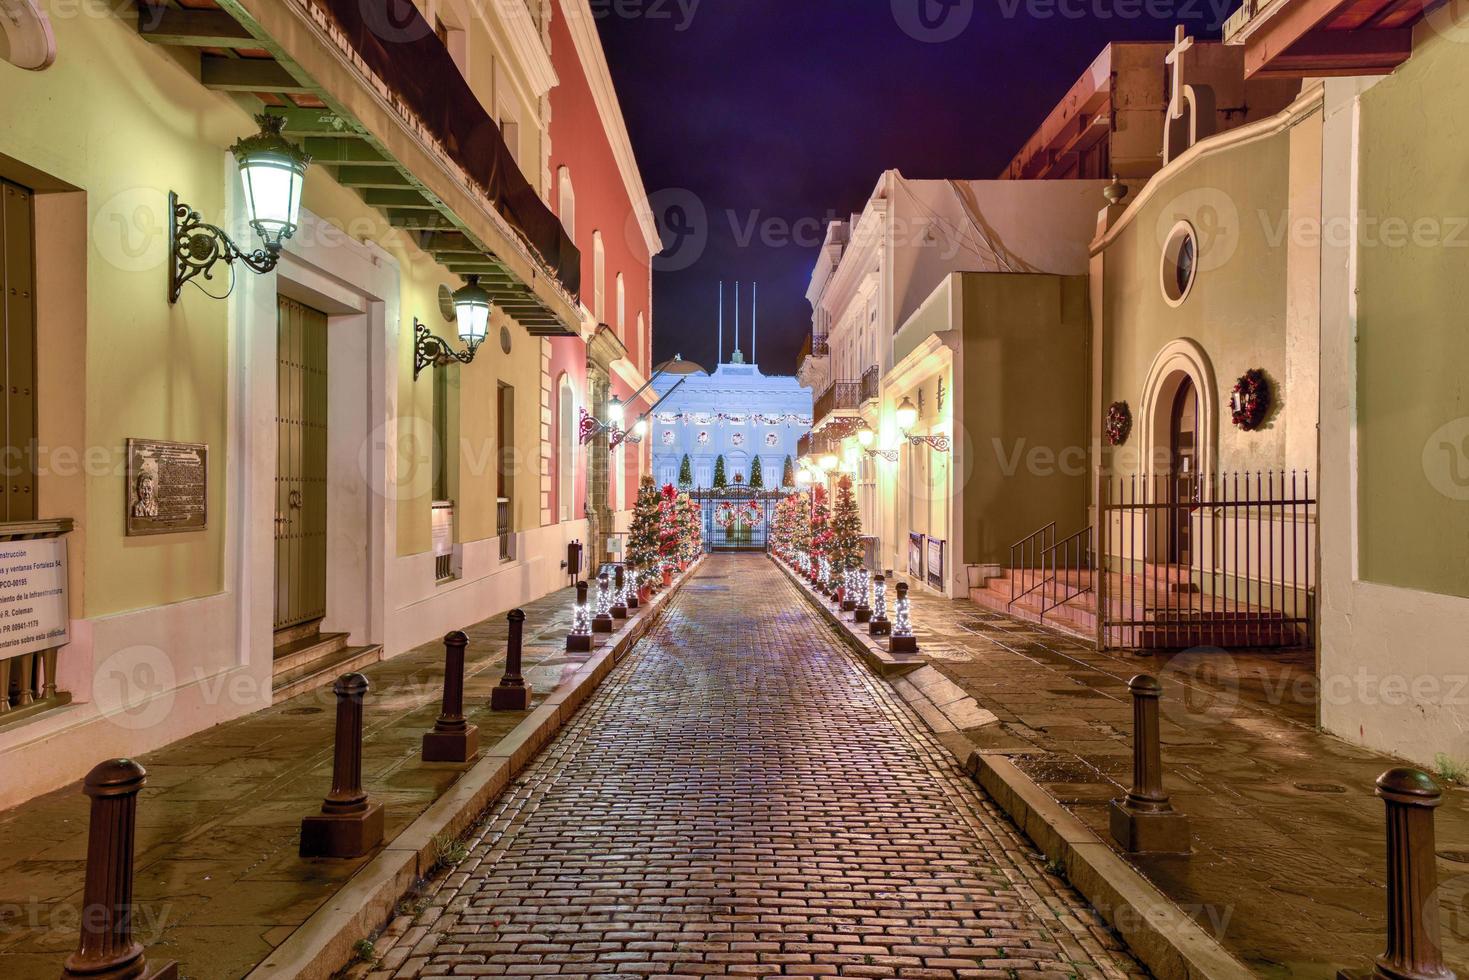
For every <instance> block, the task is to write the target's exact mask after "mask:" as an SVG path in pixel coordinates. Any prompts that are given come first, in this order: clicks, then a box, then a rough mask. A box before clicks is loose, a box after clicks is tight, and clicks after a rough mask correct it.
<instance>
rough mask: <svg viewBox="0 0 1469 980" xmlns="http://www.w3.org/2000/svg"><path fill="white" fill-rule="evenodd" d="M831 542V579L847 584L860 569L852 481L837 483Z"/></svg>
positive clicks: (858, 526) (859, 525)
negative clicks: (849, 573) (849, 578)
mask: <svg viewBox="0 0 1469 980" xmlns="http://www.w3.org/2000/svg"><path fill="white" fill-rule="evenodd" d="M830 531H831V539H830V543H829V545H828V546H827V560H828V561H829V562H830V564H831V578H832V581H833V582H836V583H838V584H839V585H844V584H845V583H846V576H847V573H848V572H852V571H855V570H857V569H859V568H861V567H862V558H863V553H862V515H861V514H859V513H857V498H856V497H855V496H854V495H853V493H852V479H851V477H848V476H843V477H842V478H841V479H840V480H838V481H837V500H836V509H835V511H834V512H833V514H832V517H831V529H830Z"/></svg>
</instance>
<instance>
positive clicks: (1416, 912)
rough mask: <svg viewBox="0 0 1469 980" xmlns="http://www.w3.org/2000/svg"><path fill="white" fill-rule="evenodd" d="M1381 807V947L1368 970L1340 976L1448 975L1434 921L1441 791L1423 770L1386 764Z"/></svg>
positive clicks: (1400, 978) (1440, 979) (1356, 979)
mask: <svg viewBox="0 0 1469 980" xmlns="http://www.w3.org/2000/svg"><path fill="white" fill-rule="evenodd" d="M1377 796H1378V798H1379V799H1381V800H1382V802H1383V803H1384V804H1385V806H1386V808H1387V949H1386V950H1384V951H1383V953H1382V955H1381V956H1379V957H1377V962H1376V965H1375V966H1374V967H1373V968H1372V969H1369V970H1360V971H1359V970H1343V971H1341V973H1339V974H1338V977H1341V978H1343V980H1453V978H1454V976H1455V974H1454V971H1452V970H1450V969H1449V968H1448V967H1447V966H1445V965H1444V960H1443V933H1442V930H1441V928H1440V924H1439V910H1438V894H1437V885H1438V867H1437V864H1436V863H1435V862H1436V861H1437V855H1436V854H1435V845H1434V829H1433V811H1434V810H1436V809H1437V808H1438V806H1439V805H1440V804H1441V803H1443V793H1442V792H1441V791H1440V790H1439V788H1438V785H1437V784H1436V783H1434V781H1433V779H1432V778H1431V777H1430V776H1429V775H1428V773H1426V772H1422V771H1420V770H1418V769H1408V768H1397V769H1389V770H1388V771H1387V772H1385V773H1383V774H1382V775H1381V776H1379V777H1377Z"/></svg>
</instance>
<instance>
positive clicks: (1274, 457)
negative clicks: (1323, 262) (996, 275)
mask: <svg viewBox="0 0 1469 980" xmlns="http://www.w3.org/2000/svg"><path fill="white" fill-rule="evenodd" d="M1154 179H1155V180H1160V179H1161V180H1164V181H1165V183H1164V184H1162V185H1161V186H1159V187H1158V188H1157V189H1156V191H1155V192H1154V193H1153V195H1152V196H1151V197H1150V198H1149V199H1148V200H1146V201H1144V202H1142V203H1141V204H1140V205H1138V207H1137V209H1136V213H1134V214H1130V215H1129V223H1128V224H1127V225H1126V226H1125V227H1123V228H1122V229H1121V230H1120V231H1119V232H1118V236H1117V238H1116V239H1115V240H1114V241H1113V242H1112V243H1111V244H1110V245H1109V246H1108V247H1107V249H1106V251H1105V266H1104V268H1105V272H1104V275H1105V283H1104V288H1103V292H1102V296H1103V299H1102V303H1103V304H1104V311H1103V315H1104V324H1105V342H1104V343H1103V345H1102V350H1101V359H1102V371H1101V386H1102V391H1101V397H1100V399H1099V403H1100V404H1101V405H1103V406H1105V405H1109V404H1111V403H1112V402H1114V401H1125V402H1127V403H1128V405H1129V406H1130V407H1131V409H1132V411H1133V415H1134V425H1133V434H1132V437H1131V439H1130V441H1129V443H1128V445H1127V446H1126V447H1123V451H1110V452H1109V454H1108V457H1107V458H1106V459H1105V460H1104V461H1103V462H1104V465H1105V466H1106V467H1107V469H1109V470H1110V472H1112V473H1113V474H1115V475H1130V474H1133V473H1138V472H1142V471H1143V469H1145V467H1143V466H1142V465H1141V464H1142V460H1141V459H1140V457H1139V455H1138V452H1137V450H1138V448H1139V446H1140V443H1141V439H1140V434H1141V430H1142V427H1143V426H1144V425H1145V424H1146V420H1144V419H1142V418H1141V417H1140V413H1141V408H1142V403H1143V388H1144V381H1145V379H1146V378H1147V375H1148V370H1149V367H1150V366H1151V365H1152V363H1153V361H1154V358H1155V357H1156V356H1157V354H1158V352H1159V351H1160V349H1161V348H1162V347H1163V346H1164V345H1165V344H1168V343H1169V342H1170V341H1173V340H1175V339H1179V338H1187V339H1190V340H1193V341H1195V342H1196V343H1198V344H1199V345H1200V346H1201V347H1203V348H1204V350H1205V351H1206V352H1207V354H1208V356H1209V358H1210V361H1211V363H1212V365H1213V368H1214V373H1215V379H1216V386H1217V390H1216V391H1215V392H1214V396H1215V398H1216V399H1217V404H1218V406H1219V424H1218V433H1217V436H1218V456H1217V458H1216V469H1217V470H1219V471H1220V472H1230V471H1235V470H1252V471H1253V470H1279V469H1282V468H1286V469H1288V468H1291V467H1310V466H1312V465H1313V461H1314V451H1313V450H1314V440H1312V441H1311V442H1310V444H1309V446H1308V447H1303V449H1302V450H1301V453H1300V455H1299V456H1297V457H1295V458H1292V456H1293V454H1292V453H1291V452H1290V451H1289V446H1288V443H1289V440H1288V439H1287V434H1286V433H1287V428H1288V426H1289V425H1290V424H1291V420H1292V419H1293V418H1295V417H1296V415H1295V414H1294V413H1293V412H1292V411H1291V409H1292V408H1294V407H1305V408H1308V409H1309V412H1307V413H1305V415H1306V421H1304V422H1303V424H1307V425H1309V426H1311V427H1312V430H1314V419H1315V414H1316V413H1315V388H1314V386H1311V387H1310V388H1308V389H1305V390H1302V391H1296V390H1293V389H1292V388H1291V387H1289V386H1287V385H1286V380H1287V375H1288V370H1287V366H1288V364H1289V363H1291V362H1292V360H1293V359H1294V358H1293V356H1292V355H1291V354H1290V353H1289V352H1288V345H1289V343H1290V341H1289V339H1288V333H1289V331H1288V330H1287V293H1286V290H1287V282H1288V271H1287V270H1288V261H1287V260H1288V252H1289V243H1290V241H1291V234H1292V232H1291V225H1290V222H1291V220H1292V219H1293V217H1295V215H1293V213H1292V210H1291V207H1290V135H1289V133H1288V132H1287V133H1279V134H1276V135H1274V136H1270V137H1268V138H1265V139H1261V140H1257V141H1254V142H1250V143H1247V144H1244V145H1239V146H1233V147H1228V148H1225V149H1222V150H1221V151H1220V152H1217V153H1213V154H1210V155H1206V156H1203V157H1202V158H1200V159H1198V160H1197V161H1195V162H1194V163H1193V164H1192V165H1191V166H1187V167H1185V168H1184V169H1182V170H1180V171H1176V172H1173V173H1171V174H1165V175H1163V176H1162V177H1160V178H1154ZM1317 187H1318V188H1319V177H1318V178H1317ZM1181 219H1182V220H1188V221H1190V222H1191V223H1192V224H1193V225H1194V227H1195V229H1197V232H1198V236H1199V243H1200V253H1199V272H1198V275H1197V278H1196V280H1195V282H1194V286H1193V289H1192V291H1191V292H1190V294H1189V295H1188V296H1187V298H1186V299H1185V300H1184V302H1183V304H1182V305H1181V306H1179V307H1177V308H1174V307H1171V306H1169V305H1168V303H1167V302H1166V301H1165V300H1164V297H1163V291H1162V289H1161V287H1160V269H1161V262H1162V249H1163V245H1164V243H1165V241H1166V239H1167V236H1168V233H1169V231H1170V230H1171V229H1172V227H1173V226H1174V224H1175V223H1176V222H1177V221H1178V220H1181ZM1251 368H1261V369H1263V370H1264V371H1265V373H1266V374H1267V375H1268V376H1269V377H1270V378H1271V380H1272V382H1273V386H1274V389H1275V393H1276V395H1277V408H1276V410H1275V411H1274V412H1272V415H1271V417H1270V418H1269V419H1267V421H1266V423H1265V425H1264V426H1263V428H1261V429H1259V430H1257V431H1255V432H1244V431H1242V430H1240V429H1238V428H1236V427H1235V426H1233V425H1232V424H1231V423H1230V420H1229V400H1230V393H1231V390H1232V389H1233V387H1234V382H1235V380H1236V379H1237V378H1238V377H1239V376H1240V375H1242V374H1244V373H1245V371H1247V370H1249V369H1251ZM1297 398H1302V399H1304V401H1305V402H1306V403H1308V404H1305V405H1303V406H1296V405H1295V404H1294V402H1295V400H1296V399H1297ZM1168 407H1169V406H1162V410H1163V411H1167V410H1168ZM1093 428H1094V429H1099V428H1100V422H1098V421H1095V420H1094V422H1093ZM1201 436H1202V434H1201ZM1093 437H1095V438H1099V435H1098V434H1097V433H1096V432H1094V433H1093ZM1129 449H1130V450H1132V451H1130V452H1129V451H1127V450H1129ZM1308 449H1309V450H1311V451H1309V452H1308V451H1307V450H1308Z"/></svg>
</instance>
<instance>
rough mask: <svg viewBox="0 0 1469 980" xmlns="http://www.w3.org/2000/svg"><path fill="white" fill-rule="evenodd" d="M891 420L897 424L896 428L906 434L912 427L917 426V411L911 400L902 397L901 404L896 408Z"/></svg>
mask: <svg viewBox="0 0 1469 980" xmlns="http://www.w3.org/2000/svg"><path fill="white" fill-rule="evenodd" d="M893 418H894V420H895V421H896V422H897V423H898V428H900V429H902V430H903V431H904V432H907V431H908V430H909V429H911V428H913V426H915V425H917V424H918V409H917V407H916V406H914V404H913V400H912V399H911V398H909V397H908V396H906V395H904V396H903V402H902V404H900V405H899V406H898V410H897V412H895V413H894V415H893Z"/></svg>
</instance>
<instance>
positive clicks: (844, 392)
mask: <svg viewBox="0 0 1469 980" xmlns="http://www.w3.org/2000/svg"><path fill="white" fill-rule="evenodd" d="M861 404H862V382H860V381H833V382H832V383H831V384H829V385H827V387H826V390H825V391H823V392H822V393H821V394H820V395H819V396H818V397H817V399H816V403H815V407H814V411H813V412H812V413H811V414H812V416H813V417H814V420H815V421H816V422H817V423H819V422H820V421H821V420H822V419H824V418H826V417H827V416H828V415H830V414H831V413H832V412H835V411H837V410H838V409H855V408H857V407H858V406H860V405H861Z"/></svg>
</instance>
